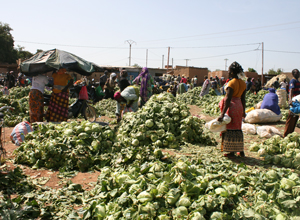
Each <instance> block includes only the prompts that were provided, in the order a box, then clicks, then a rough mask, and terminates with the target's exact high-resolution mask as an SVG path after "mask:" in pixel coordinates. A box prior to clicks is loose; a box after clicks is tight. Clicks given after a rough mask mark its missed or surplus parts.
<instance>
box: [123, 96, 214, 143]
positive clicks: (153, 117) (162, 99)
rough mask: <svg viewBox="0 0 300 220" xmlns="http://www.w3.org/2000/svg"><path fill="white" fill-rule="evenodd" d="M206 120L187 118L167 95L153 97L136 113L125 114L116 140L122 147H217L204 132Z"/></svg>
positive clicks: (186, 111) (185, 111) (182, 107)
mask: <svg viewBox="0 0 300 220" xmlns="http://www.w3.org/2000/svg"><path fill="white" fill-rule="evenodd" d="M204 124H205V121H204V120H202V119H199V118H197V117H193V116H190V112H189V108H188V107H187V105H185V104H183V103H180V102H176V99H175V98H174V96H173V95H171V94H170V93H161V94H159V95H153V96H152V97H151V98H150V99H149V100H148V101H147V103H146V104H145V105H144V106H143V107H142V108H141V109H139V110H138V111H137V112H135V113H134V112H129V113H126V114H125V115H124V117H123V119H122V123H121V125H120V127H119V129H118V135H117V140H118V141H119V142H120V143H121V144H122V145H123V146H124V147H128V146H130V145H133V146H144V145H145V146H147V145H153V146H155V147H164V148H178V147H179V145H180V144H181V143H183V142H188V143H199V144H204V145H213V146H215V145H216V141H215V139H214V138H213V137H211V135H210V133H207V131H204V130H203V128H204Z"/></svg>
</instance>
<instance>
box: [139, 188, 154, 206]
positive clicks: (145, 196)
mask: <svg viewBox="0 0 300 220" xmlns="http://www.w3.org/2000/svg"><path fill="white" fill-rule="evenodd" d="M137 199H138V200H139V201H140V202H141V203H144V202H150V201H151V200H152V199H153V198H152V195H151V194H150V193H149V192H147V191H143V192H141V193H140V194H139V195H138V196H137Z"/></svg>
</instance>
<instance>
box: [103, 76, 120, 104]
mask: <svg viewBox="0 0 300 220" xmlns="http://www.w3.org/2000/svg"><path fill="white" fill-rule="evenodd" d="M116 79H117V74H115V73H112V74H110V76H109V79H108V80H107V81H106V83H105V97H104V98H105V99H114V93H115V87H116V84H117V83H116Z"/></svg>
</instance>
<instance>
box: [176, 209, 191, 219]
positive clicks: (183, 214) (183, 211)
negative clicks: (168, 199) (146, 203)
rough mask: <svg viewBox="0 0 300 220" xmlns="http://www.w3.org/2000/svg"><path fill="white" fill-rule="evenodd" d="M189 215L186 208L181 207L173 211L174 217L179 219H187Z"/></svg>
mask: <svg viewBox="0 0 300 220" xmlns="http://www.w3.org/2000/svg"><path fill="white" fill-rule="evenodd" d="M188 214H189V212H188V210H187V208H186V207H184V206H179V207H178V208H176V209H174V210H173V211H172V215H173V216H174V217H177V218H181V219H186V217H187V215H188Z"/></svg>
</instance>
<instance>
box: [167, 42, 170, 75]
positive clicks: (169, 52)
mask: <svg viewBox="0 0 300 220" xmlns="http://www.w3.org/2000/svg"><path fill="white" fill-rule="evenodd" d="M169 59H170V47H168V60H167V73H168V72H169Z"/></svg>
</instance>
